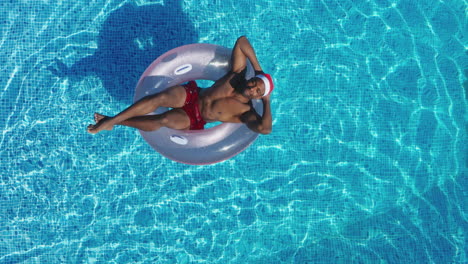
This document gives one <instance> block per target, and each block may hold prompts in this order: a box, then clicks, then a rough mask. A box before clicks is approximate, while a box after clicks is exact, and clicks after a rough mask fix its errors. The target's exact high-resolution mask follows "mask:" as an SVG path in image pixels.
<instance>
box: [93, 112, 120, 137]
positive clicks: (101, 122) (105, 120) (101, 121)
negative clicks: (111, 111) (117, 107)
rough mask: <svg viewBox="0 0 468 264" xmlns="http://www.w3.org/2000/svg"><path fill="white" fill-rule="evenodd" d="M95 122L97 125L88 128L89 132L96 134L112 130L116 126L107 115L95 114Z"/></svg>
mask: <svg viewBox="0 0 468 264" xmlns="http://www.w3.org/2000/svg"><path fill="white" fill-rule="evenodd" d="M94 121H95V122H96V124H94V125H89V126H88V132H89V133H91V134H96V133H98V132H100V131H102V130H112V128H113V127H114V125H112V124H111V122H110V121H111V118H110V117H108V116H105V115H101V114H98V113H94Z"/></svg>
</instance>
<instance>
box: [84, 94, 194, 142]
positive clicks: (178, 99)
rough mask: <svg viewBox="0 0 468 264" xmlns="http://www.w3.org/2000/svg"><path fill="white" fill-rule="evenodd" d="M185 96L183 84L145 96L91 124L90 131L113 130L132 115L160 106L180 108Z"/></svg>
mask: <svg viewBox="0 0 468 264" xmlns="http://www.w3.org/2000/svg"><path fill="white" fill-rule="evenodd" d="M185 98H186V92H185V88H184V87H183V86H181V85H177V86H173V87H171V88H168V89H167V90H165V91H163V92H161V93H157V94H153V95H148V96H145V97H143V98H142V99H140V100H139V101H138V102H136V103H134V104H133V105H131V106H130V107H128V108H127V109H125V110H124V111H122V112H120V113H119V114H118V115H116V116H114V117H109V118H104V119H102V120H100V121H99V122H97V123H96V124H95V125H89V126H88V132H89V133H92V134H96V133H98V132H99V131H101V130H112V128H113V127H114V125H116V124H119V123H122V122H123V121H125V120H127V119H130V118H132V117H137V116H144V115H146V114H148V113H151V112H153V111H154V110H156V109H157V108H158V107H172V108H180V107H182V106H183V105H184V103H185Z"/></svg>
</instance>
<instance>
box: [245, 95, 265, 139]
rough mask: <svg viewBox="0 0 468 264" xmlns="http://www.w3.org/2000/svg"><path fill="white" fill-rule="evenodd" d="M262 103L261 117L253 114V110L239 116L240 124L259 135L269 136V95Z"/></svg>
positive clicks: (255, 113)
mask: <svg viewBox="0 0 468 264" xmlns="http://www.w3.org/2000/svg"><path fill="white" fill-rule="evenodd" d="M262 101H263V115H262V116H260V115H259V114H257V112H255V110H254V108H252V109H251V110H250V111H248V112H245V113H244V114H242V115H241V116H240V120H241V122H242V123H245V124H246V125H247V127H248V128H249V129H250V130H252V131H254V132H256V133H260V134H264V135H266V134H270V133H271V130H272V127H273V124H272V123H273V122H272V118H271V107H270V95H268V96H265V97H263V98H262Z"/></svg>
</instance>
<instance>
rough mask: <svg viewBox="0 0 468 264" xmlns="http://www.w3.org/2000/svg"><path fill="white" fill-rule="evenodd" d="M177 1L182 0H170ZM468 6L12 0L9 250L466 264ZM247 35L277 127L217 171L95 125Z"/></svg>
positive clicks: (48, 256) (36, 259) (5, 218)
mask: <svg viewBox="0 0 468 264" xmlns="http://www.w3.org/2000/svg"><path fill="white" fill-rule="evenodd" d="M170 2H171V3H170ZM465 10H466V2H465V1H462V0H458V1H457V0H454V1H445V2H444V1H423V0H419V1H410V0H400V1H396V0H395V1H388V0H371V1H364V0H362V1H345V0H342V1H338V0H336V1H332V0H322V1H291V0H286V1H272V0H270V1H246V0H241V1H233V0H227V1H222V2H221V1H214V2H213V1H205V0H190V1H163V0H159V1H151V0H134V1H111V0H108V1H99V0H97V1H73V2H72V1H40V2H39V1H38V2H35V1H19V3H17V2H15V1H2V2H1V3H0V17H1V21H2V23H1V30H2V31H1V32H2V35H1V41H0V44H1V47H2V48H1V49H0V53H1V56H0V59H1V60H2V63H1V65H2V71H1V73H0V76H1V78H0V82H1V88H2V89H1V90H0V98H1V109H2V111H1V118H0V126H1V129H2V135H1V138H0V156H1V165H0V166H1V172H2V173H1V182H0V196H1V198H0V199H1V203H0V210H1V211H0V263H81V262H83V263H199V262H205V263H466V262H468V257H467V250H466V236H467V211H466V205H467V204H468V201H467V195H466V194H467V187H466V186H468V184H467V176H466V175H467V170H466V165H467V157H466V145H467V140H466V136H467V133H466V119H467V113H466V109H467V97H466V94H467V93H466V83H465V84H464V82H466V76H465V74H466V69H467V64H468V61H467V57H466V47H467V40H466V32H467V31H466V15H465V13H464V11H465ZM241 35H247V36H248V37H249V39H250V40H251V42H252V44H253V46H254V48H255V49H256V51H257V56H258V58H259V60H260V62H261V64H262V66H263V68H264V69H265V71H266V72H269V73H271V74H272V75H273V76H274V78H275V79H276V85H277V88H276V89H275V92H274V94H273V96H272V111H273V117H274V128H273V133H272V134H270V135H267V136H260V137H259V138H258V139H257V140H256V142H255V143H254V144H253V145H251V146H250V147H249V148H248V149H246V150H245V151H244V152H242V153H241V154H239V155H238V156H236V157H234V158H232V159H230V160H227V161H225V162H222V163H218V164H214V165H209V166H190V165H184V164H179V163H176V162H173V161H171V160H168V159H166V158H164V157H162V156H161V155H159V154H158V153H156V152H154V151H153V150H152V148H151V147H150V146H149V145H147V144H146V142H145V141H144V140H143V139H142V137H141V136H140V135H139V133H138V132H137V131H135V130H132V129H129V128H122V127H119V128H116V129H115V130H114V131H112V132H104V133H100V134H98V135H95V136H92V135H89V134H88V133H86V126H87V125H88V124H89V123H92V114H93V113H94V112H95V111H97V112H101V113H103V114H115V113H117V112H118V111H120V110H122V109H123V108H125V107H126V106H128V104H130V103H131V101H132V97H133V89H134V86H135V84H136V82H137V80H138V77H139V76H140V75H141V73H142V72H143V71H144V69H145V68H146V67H147V66H148V65H149V64H150V63H151V61H153V60H154V59H155V58H156V57H157V56H159V55H160V54H162V53H163V52H165V51H167V50H169V49H171V48H174V47H177V46H180V45H183V44H189V43H213V44H217V45H223V46H227V47H231V46H232V45H233V44H234V42H235V40H236V38H237V37H238V36H241Z"/></svg>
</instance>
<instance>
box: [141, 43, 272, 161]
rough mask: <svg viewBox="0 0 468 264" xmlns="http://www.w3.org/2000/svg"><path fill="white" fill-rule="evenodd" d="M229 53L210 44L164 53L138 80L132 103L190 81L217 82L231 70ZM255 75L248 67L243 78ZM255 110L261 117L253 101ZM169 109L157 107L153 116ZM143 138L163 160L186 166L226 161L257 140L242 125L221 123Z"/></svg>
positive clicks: (148, 134) (145, 134) (257, 103)
mask: <svg viewBox="0 0 468 264" xmlns="http://www.w3.org/2000/svg"><path fill="white" fill-rule="evenodd" d="M230 59H231V50H230V49H228V48H225V47H221V46H217V45H212V44H191V45H186V46H181V47H178V48H175V49H173V50H170V51H168V52H166V53H165V54H163V55H161V56H160V57H159V58H157V59H156V60H155V61H154V62H153V63H151V65H150V66H149V67H148V68H147V69H146V71H145V72H144V73H143V75H142V76H141V78H140V80H139V81H138V84H137V86H136V89H135V96H134V101H135V102H136V101H138V100H139V99H141V98H143V97H145V96H147V95H150V94H154V93H159V92H161V91H164V90H165V89H167V88H168V87H171V86H173V85H178V84H181V83H184V82H187V81H190V80H211V81H216V80H218V79H219V78H221V77H222V76H224V75H225V74H226V73H227V72H228V71H229V70H230ZM253 75H254V71H253V68H252V66H251V65H250V63H248V67H247V75H246V78H251V77H253ZM253 105H254V107H255V110H256V111H257V113H259V114H260V115H261V114H262V113H263V104H262V103H261V101H260V100H254V101H253ZM167 110H168V108H164V107H160V108H158V109H156V111H155V112H153V113H152V114H160V113H163V112H165V111H167ZM140 133H141V135H142V136H143V138H144V139H145V140H146V142H148V144H150V145H151V147H153V148H154V149H155V150H156V151H158V152H159V153H161V154H162V155H164V156H165V157H167V158H169V159H171V160H174V161H177V162H181V163H186V164H193V165H201V164H212V163H217V162H221V161H223V160H226V159H229V158H231V157H233V156H235V155H237V154H239V153H240V152H242V151H243V150H244V149H246V148H247V147H248V146H249V145H250V144H251V143H252V142H253V141H254V140H255V139H256V138H257V136H258V134H257V133H255V132H253V131H251V130H250V129H248V128H247V127H246V126H245V125H244V124H235V123H222V124H220V125H217V126H214V127H211V128H208V129H205V130H174V129H170V128H165V127H164V128H161V129H159V130H156V131H151V132H144V131H141V130H140Z"/></svg>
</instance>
